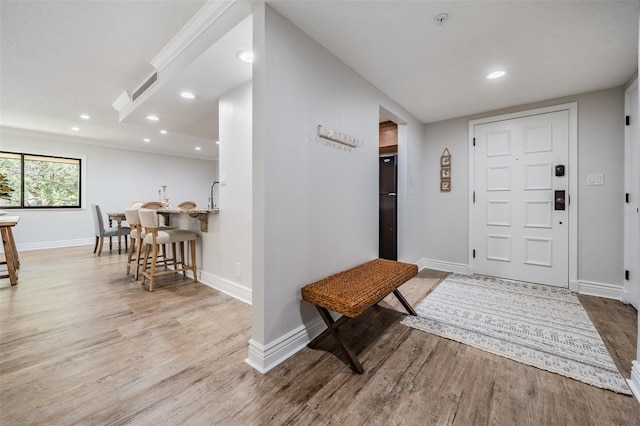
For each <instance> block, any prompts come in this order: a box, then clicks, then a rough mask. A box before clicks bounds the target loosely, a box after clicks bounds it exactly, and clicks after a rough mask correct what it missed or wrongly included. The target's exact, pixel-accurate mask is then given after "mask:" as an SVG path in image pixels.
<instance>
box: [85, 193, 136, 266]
mask: <svg viewBox="0 0 640 426" xmlns="http://www.w3.org/2000/svg"><path fill="white" fill-rule="evenodd" d="M91 211H92V212H93V224H94V226H95V231H96V232H95V234H96V245H95V246H94V248H93V252H94V253H95V252H96V251H97V252H98V256H100V255H101V254H102V246H103V245H104V239H105V238H106V237H109V243H110V244H109V251H111V246H112V245H111V239H112V238H113V237H117V236H118V228H117V227H115V226H114V227H111V228H105V227H104V220H103V219H102V211H101V210H100V206H99V205H97V204H95V203H92V204H91ZM130 233H131V228H129V227H128V226H122V227H121V228H120V235H123V236H124V247H125V250H126V249H127V243H128V236H129V234H130ZM118 242H119V241H118Z"/></svg>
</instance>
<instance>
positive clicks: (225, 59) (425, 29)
mask: <svg viewBox="0 0 640 426" xmlns="http://www.w3.org/2000/svg"><path fill="white" fill-rule="evenodd" d="M205 3H206V2H205V1H204V0H189V1H186V0H182V1H166V0H164V1H163V0H155V1H63V0H60V1H57V0H53V1H46V2H45V1H42V2H40V1H11V0H2V1H0V18H1V20H0V49H1V50H0V56H1V58H0V125H2V126H5V127H10V128H17V129H25V130H36V131H42V132H46V133H50V134H53V135H65V137H66V138H77V139H76V140H77V141H78V142H82V143H97V144H109V145H113V146H120V147H125V148H128V149H136V150H143V151H157V152H164V153H171V154H174V155H186V156H193V157H201V158H215V157H216V156H217V146H216V145H215V139H216V138H217V132H218V129H217V120H216V118H215V117H217V98H218V97H219V96H220V95H221V94H222V93H225V92H226V91H228V90H230V89H232V88H234V87H237V86H238V85H240V84H242V83H244V82H246V81H249V80H250V78H251V69H250V68H251V67H250V66H248V65H246V64H243V63H241V62H239V61H237V59H236V58H235V53H236V52H237V50H242V49H247V48H250V43H251V24H250V21H243V23H242V24H241V25H240V26H239V27H236V28H235V29H234V30H232V32H231V33H230V34H229V35H228V36H225V37H223V38H222V39H220V40H219V41H218V42H217V43H216V44H215V45H213V46H212V48H211V49H210V50H208V51H207V52H205V54H204V55H203V56H201V57H200V58H198V59H197V60H195V61H194V62H193V63H192V64H191V65H189V66H187V67H185V68H184V69H182V70H181V71H180V72H179V73H175V75H174V76H173V77H172V79H171V81H162V84H161V85H160V84H159V85H158V86H161V87H159V88H158V90H156V91H154V93H153V94H152V96H151V97H149V99H147V100H145V101H144V102H141V106H140V107H138V108H136V109H135V110H134V111H133V112H132V113H131V114H129V115H127V116H126V117H125V118H124V119H123V120H122V121H120V120H119V117H118V112H117V111H116V110H115V109H114V108H113V107H112V104H113V103H114V101H115V100H116V99H117V98H118V96H119V95H120V94H121V93H122V92H123V91H125V90H127V91H133V90H135V89H136V87H137V86H138V85H139V84H140V83H142V82H143V81H144V80H145V79H146V78H147V77H148V76H149V75H150V74H151V73H152V72H153V71H154V67H153V66H152V65H151V62H152V60H153V59H154V58H155V57H156V55H158V53H159V52H161V51H162V49H163V47H165V46H166V45H167V44H168V43H169V42H170V41H171V40H172V39H173V38H174V36H175V35H176V34H178V32H179V31H180V29H181V28H183V26H184V25H185V24H187V23H188V22H189V20H190V19H191V18H192V17H193V16H194V15H195V14H196V12H198V10H199V9H200V8H201V7H202V6H203V5H205ZM218 3H221V2H218ZM255 3H256V2H253V4H254V5H255ZM268 3H269V4H271V5H272V6H273V7H274V8H275V9H276V10H277V11H278V12H280V13H281V14H283V15H284V16H285V17H287V18H288V19H289V20H291V21H292V22H294V24H295V25H297V26H298V27H300V28H301V29H302V30H303V31H305V32H306V33H307V34H309V35H310V36H311V37H313V38H314V39H316V40H317V41H318V42H319V43H320V44H322V45H324V46H325V47H326V48H327V49H329V50H330V51H332V52H333V53H334V54H336V55H337V56H338V57H339V58H341V59H342V60H343V61H344V62H345V63H347V64H348V65H349V66H351V67H352V68H353V69H354V70H356V71H357V72H358V73H359V74H361V75H362V76H364V77H365V78H366V79H368V80H369V81H370V82H371V83H372V84H373V85H375V86H376V87H378V88H380V90H382V91H383V92H385V93H386V94H387V95H388V96H389V97H391V98H392V99H394V100H395V101H397V102H398V103H399V104H400V105H402V106H404V107H405V108H406V109H407V110H409V112H411V113H412V114H414V115H415V116H416V117H417V118H418V119H420V120H421V121H423V122H425V123H427V122H433V121H438V120H443V119H447V118H453V117H458V116H463V115H468V114H473V113H478V112H484V111H490V110H494V109H499V108H504V107H509V106H514V105H520V104H524V103H529V102H535V101H538V100H544V99H550V98H555V97H560V96H564V95H570V94H576V93H582V92H588V91H592V90H597V89H603V88H609V87H615V86H620V85H623V84H624V83H626V82H627V81H628V80H629V79H630V78H631V77H632V75H633V73H634V72H635V71H636V70H637V64H638V12H639V2H638V1H637V0H630V1H597V2H586V1H510V2H508V1H466V2H465V1H440V2H434V1H415V0H414V1H402V0H387V1H375V0H371V1H312V0H309V1H269V2H268ZM443 12H444V13H447V14H448V15H449V19H448V20H447V22H445V23H444V25H437V24H436V23H435V22H434V17H435V15H436V14H438V13H443ZM497 68H501V69H504V70H506V71H507V75H506V76H505V77H504V78H502V79H499V80H493V81H489V80H487V79H486V78H485V75H486V74H487V73H488V72H490V71H492V70H494V69H497ZM184 89H190V90H193V91H194V93H195V94H196V96H197V98H196V99H195V100H194V101H190V102H187V101H185V100H182V99H180V98H179V97H177V95H178V93H179V92H180V91H182V90H184ZM82 113H87V114H90V115H91V120H89V121H82V120H80V119H79V115H80V114H82ZM149 113H155V114H157V115H158V116H160V118H161V121H160V122H158V123H151V122H149V121H147V120H146V119H145V118H144V117H145V116H146V115H147V114H149ZM73 126H77V127H79V128H80V131H78V132H75V131H72V130H71V127H73ZM161 128H166V129H167V130H168V132H169V133H168V134H167V135H165V136H161V135H160V134H159V132H158V131H159V130H160V129H161ZM143 138H150V139H151V142H149V143H145V142H143V141H142V140H143ZM0 146H1V141H0ZM196 146H200V148H201V150H200V151H195V147H196Z"/></svg>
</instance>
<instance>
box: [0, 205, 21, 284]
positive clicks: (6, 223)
mask: <svg viewBox="0 0 640 426" xmlns="http://www.w3.org/2000/svg"><path fill="white" fill-rule="evenodd" d="M19 220H20V216H0V234H1V235H2V246H3V248H4V258H5V260H4V261H2V262H0V265H7V273H6V274H1V275H0V278H9V282H10V283H11V285H16V284H18V270H19V269H20V257H19V256H18V249H17V248H16V241H15V240H14V238H13V231H12V229H13V227H14V226H16V225H17V224H18V221H19Z"/></svg>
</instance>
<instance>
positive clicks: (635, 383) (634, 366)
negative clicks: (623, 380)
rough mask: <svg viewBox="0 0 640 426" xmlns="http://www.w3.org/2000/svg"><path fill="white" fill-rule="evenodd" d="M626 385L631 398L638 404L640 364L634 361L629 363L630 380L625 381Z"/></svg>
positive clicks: (639, 395)
mask: <svg viewBox="0 0 640 426" xmlns="http://www.w3.org/2000/svg"><path fill="white" fill-rule="evenodd" d="M627 384H628V385H629V387H630V388H631V392H633V396H635V397H636V399H637V400H638V402H640V363H639V362H638V361H636V360H634V361H631V378H630V379H628V380H627Z"/></svg>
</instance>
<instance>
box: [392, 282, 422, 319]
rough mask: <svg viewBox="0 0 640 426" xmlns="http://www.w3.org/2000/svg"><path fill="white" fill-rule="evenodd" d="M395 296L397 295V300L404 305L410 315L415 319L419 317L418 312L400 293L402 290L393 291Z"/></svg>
mask: <svg viewBox="0 0 640 426" xmlns="http://www.w3.org/2000/svg"><path fill="white" fill-rule="evenodd" d="M393 294H395V296H396V298H397V299H398V300H399V301H400V303H402V306H404V308H405V309H406V310H407V312H408V313H409V315H413V316H414V317H417V316H418V314H416V311H415V310H414V309H413V307H411V305H410V304H409V302H407V299H405V298H404V296H403V295H402V294H401V293H400V290H397V289H396V290H393Z"/></svg>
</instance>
